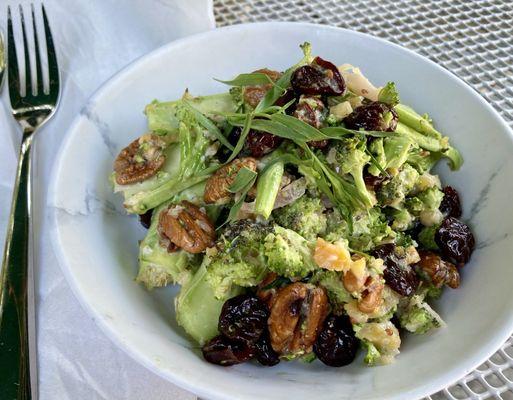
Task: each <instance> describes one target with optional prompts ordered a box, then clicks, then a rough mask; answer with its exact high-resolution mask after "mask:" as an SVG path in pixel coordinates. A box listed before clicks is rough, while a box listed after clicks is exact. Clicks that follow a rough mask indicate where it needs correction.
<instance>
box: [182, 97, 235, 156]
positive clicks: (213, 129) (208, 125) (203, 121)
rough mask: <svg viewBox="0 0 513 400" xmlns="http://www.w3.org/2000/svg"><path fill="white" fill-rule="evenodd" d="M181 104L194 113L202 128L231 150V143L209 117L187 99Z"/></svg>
mask: <svg viewBox="0 0 513 400" xmlns="http://www.w3.org/2000/svg"><path fill="white" fill-rule="evenodd" d="M183 104H184V105H185V107H186V108H187V109H188V110H189V111H190V112H191V113H192V114H193V115H194V118H196V120H197V121H198V123H199V124H200V125H201V126H203V128H205V129H206V130H208V131H209V132H210V133H211V134H212V135H214V136H215V137H216V139H217V140H219V142H220V143H222V144H223V145H225V146H226V147H228V148H229V149H230V150H233V146H232V145H231V143H230V142H229V141H228V139H226V138H225V137H224V135H223V134H222V132H221V131H220V130H219V128H218V127H217V126H216V125H215V124H214V123H213V122H212V121H211V120H210V119H209V118H207V117H206V116H205V115H204V114H203V113H202V112H200V111H198V110H197V109H196V108H194V107H193V106H192V105H191V104H190V103H189V102H188V101H186V100H184V101H183Z"/></svg>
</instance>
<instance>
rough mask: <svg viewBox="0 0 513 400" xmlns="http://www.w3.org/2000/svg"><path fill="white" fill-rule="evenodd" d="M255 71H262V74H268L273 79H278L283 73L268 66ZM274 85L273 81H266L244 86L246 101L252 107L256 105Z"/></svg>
mask: <svg viewBox="0 0 513 400" xmlns="http://www.w3.org/2000/svg"><path fill="white" fill-rule="evenodd" d="M254 72H260V73H262V74H266V75H267V76H268V77H269V78H271V79H272V80H273V81H277V80H278V79H279V78H280V76H281V73H280V72H278V71H273V70H270V69H267V68H263V69H257V70H256V71H254ZM272 87H273V85H272V84H271V83H266V84H265V85H254V86H246V87H244V91H243V93H242V96H243V98H244V102H245V103H246V104H248V105H250V106H251V107H256V106H257V105H258V103H260V100H262V99H263V98H264V96H265V94H266V93H267V91H268V90H269V89H271V88H272Z"/></svg>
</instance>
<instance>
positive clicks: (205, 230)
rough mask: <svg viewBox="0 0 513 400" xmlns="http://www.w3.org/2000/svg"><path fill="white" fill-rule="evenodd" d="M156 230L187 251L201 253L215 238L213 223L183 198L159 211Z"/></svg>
mask: <svg viewBox="0 0 513 400" xmlns="http://www.w3.org/2000/svg"><path fill="white" fill-rule="evenodd" d="M158 231H159V233H160V234H161V236H165V237H166V238H167V239H169V241H170V242H172V243H173V244H174V245H176V246H177V247H180V248H182V249H184V250H185V251H187V252H189V253H201V252H202V251H204V250H205V249H206V248H207V247H210V246H212V245H213V244H214V239H215V230H214V225H213V224H212V222H211V221H210V220H209V219H208V216H207V215H206V214H205V213H204V212H203V211H201V210H200V209H199V208H198V207H197V206H195V205H194V204H192V203H189V202H188V201H185V200H184V201H182V202H181V203H180V204H172V205H170V206H169V207H168V208H167V209H166V210H164V211H162V212H161V213H160V216H159V227H158Z"/></svg>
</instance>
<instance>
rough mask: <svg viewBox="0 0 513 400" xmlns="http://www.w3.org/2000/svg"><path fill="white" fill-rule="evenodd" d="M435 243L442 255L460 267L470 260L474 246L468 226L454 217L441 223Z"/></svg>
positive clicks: (472, 236)
mask: <svg viewBox="0 0 513 400" xmlns="http://www.w3.org/2000/svg"><path fill="white" fill-rule="evenodd" d="M435 242H436V244H437V245H438V247H439V248H440V250H441V252H442V254H443V255H444V256H445V257H447V258H448V259H450V260H454V261H455V263H456V264H457V265H458V266H460V267H461V266H463V265H465V264H466V263H467V262H468V261H469V260H470V256H471V255H472V252H473V251H474V246H475V240H474V235H473V234H472V231H471V230H470V228H469V227H468V225H467V224H465V223H464V222H461V221H460V220H458V219H456V218H454V217H447V218H445V219H444V220H443V221H442V224H441V225H440V228H438V231H437V232H436V233H435Z"/></svg>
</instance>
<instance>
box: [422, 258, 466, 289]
mask: <svg viewBox="0 0 513 400" xmlns="http://www.w3.org/2000/svg"><path fill="white" fill-rule="evenodd" d="M419 255H420V261H419V262H418V264H417V265H416V268H418V269H419V270H420V272H421V273H423V274H425V275H427V276H428V277H429V279H430V281H431V282H432V283H433V285H435V286H436V287H437V288H439V287H442V286H443V285H444V284H445V285H447V286H449V287H451V288H453V289H456V288H457V287H459V286H460V274H459V272H458V270H457V269H456V266H455V265H454V264H452V263H450V262H448V261H444V260H442V258H441V257H440V256H439V255H437V254H435V253H433V252H432V251H427V250H420V251H419Z"/></svg>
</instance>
